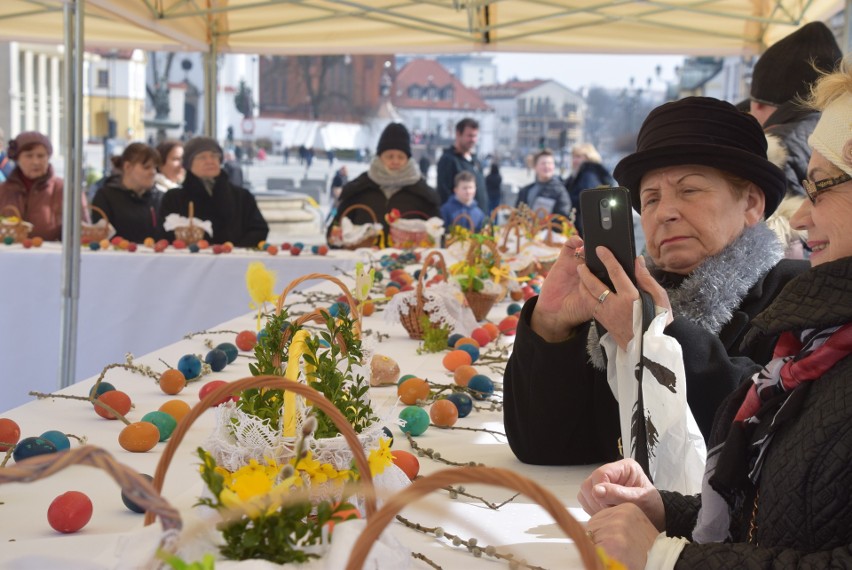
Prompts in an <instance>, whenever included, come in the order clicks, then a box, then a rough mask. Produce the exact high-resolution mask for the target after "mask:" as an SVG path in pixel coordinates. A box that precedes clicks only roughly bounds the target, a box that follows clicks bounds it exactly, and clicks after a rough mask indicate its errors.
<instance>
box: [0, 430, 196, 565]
mask: <svg viewBox="0 0 852 570" xmlns="http://www.w3.org/2000/svg"><path fill="white" fill-rule="evenodd" d="M72 465H88V466H90V467H97V468H99V469H103V470H104V471H106V472H107V473H108V474H109V475H110V476H111V477H112V478H113V479H115V482H116V483H118V485H119V486H120V487H121V490H122V491H124V493H125V495H127V496H128V497H129V498H130V499H131V500H132V501H133V502H134V503H136V504H138V505H139V506H140V507H142V508H143V509H144V510H145V512H146V515H145V516H146V520H148V521H149V522H148V523H147V524H150V523H151V522H153V521H154V517H155V516H158V517H160V524H162V526H163V538H162V539H161V541H160V546H159V547H160V548H161V549H163V550H165V551H166V552H168V553H174V551H175V547H176V546H177V538H178V535H179V533H180V529H181V527H182V522H181V518H180V513H178V511H177V510H176V509H175V508H174V507H172V506H171V505H170V504H169V503H168V502H166V500H165V499H164V498H162V497H161V496H160V488H161V487H156V486H155V485H153V484H152V483H151V482H149V481H148V480H147V479H145V478H144V477H142V476H141V475H140V474H139V473H137V472H136V470H134V469H131V468H130V467H128V466H126V465H124V464H122V463H119V462H118V461H116V459H115V458H114V457H113V456H112V455H110V454H109V453H108V452H107V451H106V450H104V449H102V448H100V447H95V446H92V445H84V446H82V447H77V448H74V449H69V450H66V451H63V452H61V453H51V454H48V455H38V456H36V457H31V458H29V459H26V460H24V461H19V462H17V463H15V464H14V465H12V466H9V467H5V468H3V469H0V484H2V483H26V482H30V481H37V480H39V479H44V478H46V477H49V476H51V475H53V474H54V473H58V472H59V471H62V470H63V469H65V468H66V467H71V466H72ZM151 566H152V567H154V568H156V567H159V563H157V562H156V561H152V563H151Z"/></svg>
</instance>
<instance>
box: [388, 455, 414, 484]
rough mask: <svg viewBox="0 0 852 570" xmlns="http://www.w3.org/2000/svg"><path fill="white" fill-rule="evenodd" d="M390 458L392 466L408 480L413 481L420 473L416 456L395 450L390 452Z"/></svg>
mask: <svg viewBox="0 0 852 570" xmlns="http://www.w3.org/2000/svg"><path fill="white" fill-rule="evenodd" d="M391 458H392V459H393V464H394V465H396V466H397V467H399V468H400V469H401V470H402V472H403V473H405V474H406V475H407V476H408V478H409V479H411V480H412V481H414V479H415V478H416V477H417V474H418V473H419V472H420V461H419V460H418V459H417V456H415V455H414V454H413V453H409V452H407V451H402V450H397V451H392V452H391Z"/></svg>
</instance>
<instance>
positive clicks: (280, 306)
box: [275, 273, 361, 338]
mask: <svg viewBox="0 0 852 570" xmlns="http://www.w3.org/2000/svg"><path fill="white" fill-rule="evenodd" d="M311 279H323V280H325V281H331V282H332V283H334V284H335V285H337V286H338V287H339V288H340V290H341V291H342V292H343V295H344V296H345V297H346V302H347V303H348V304H349V314H351V315H352V318H353V319H354V321H355V331H354V332H355V336H356V337H357V338H361V315H360V314H359V313H358V303H357V302H355V298H354V297H353V296H352V293H351V292H350V291H349V287H347V286H346V285H345V284H344V283H343V281H341V280H340V279H338V278H337V277H334V276H333V275H328V274H327V273H308V274H306V275H302V276H301V277H298V278H296V279H293V280H292V281H290V283H289V284H288V285H287V287H285V288H284V291H282V292H281V295H279V296H278V303H277V304H276V305H275V314H277V315H280V314H281V311H282V310H284V301H286V300H287V295H288V294H289V293H290V292H292V291H293V289H295V288H296V287H298V286H299V285H301V284H302V283H304V282H305V281H310V280H311Z"/></svg>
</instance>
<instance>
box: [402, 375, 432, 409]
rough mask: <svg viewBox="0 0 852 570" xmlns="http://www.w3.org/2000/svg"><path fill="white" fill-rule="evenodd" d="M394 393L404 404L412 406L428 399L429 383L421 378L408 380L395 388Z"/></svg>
mask: <svg viewBox="0 0 852 570" xmlns="http://www.w3.org/2000/svg"><path fill="white" fill-rule="evenodd" d="M396 393H397V395H398V396H399V399H400V400H402V402H403V403H404V404H406V405H408V406H414V405H417V402H418V401H422V400H426V398H428V397H429V383H428V382H426V380H423V379H421V378H409V379H408V380H406V381H405V382H403V383H402V384H400V385H399V386H398V387H397V389H396Z"/></svg>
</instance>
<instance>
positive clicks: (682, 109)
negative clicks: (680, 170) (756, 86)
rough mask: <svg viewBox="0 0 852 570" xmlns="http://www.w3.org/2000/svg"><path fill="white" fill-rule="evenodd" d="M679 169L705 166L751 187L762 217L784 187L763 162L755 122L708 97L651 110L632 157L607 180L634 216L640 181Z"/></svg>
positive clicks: (762, 139)
mask: <svg viewBox="0 0 852 570" xmlns="http://www.w3.org/2000/svg"><path fill="white" fill-rule="evenodd" d="M685 164H700V165H702V166H710V167H713V168H717V169H719V170H723V171H725V172H729V173H731V174H734V175H736V176H740V177H742V178H745V179H746V180H749V181H751V182H754V183H755V184H757V186H759V187H760V189H761V190H763V194H764V196H765V197H766V207H765V209H764V215H765V216H766V217H769V215H770V214H772V212H774V211H775V208H777V207H778V203H779V202H780V201H781V199H782V198H783V197H784V192H785V191H786V188H787V186H786V181H785V178H784V173H783V172H782V171H781V170H780V169H779V168H778V167H777V166H775V165H774V164H772V163H771V162H769V161H768V160H767V159H766V137H765V136H764V134H763V129H761V128H760V123H758V122H757V119H755V118H754V117H753V116H751V115H749V114H748V113H742V112H740V111H738V110H737V108H736V107H734V106H733V105H731V104H730V103H726V102H725V101H719V100H718V99H713V98H712V97H686V98H685V99H681V100H680V101H673V102H671V103H666V104H664V105H660V106H659V107H657V108H656V109H654V110H653V111H651V113H650V114H649V115H648V117H647V118H646V119H645V122H644V123H642V128H640V129H639V136H638V137H637V139H636V152H634V153H633V154H630V155H628V156H626V157H624V158H623V159H622V160H621V162H619V163H618V164H617V165H616V167H615V170H614V171H613V176H614V177H615V179H616V180H618V182H619V183H620V184H622V185H623V186H626V187H627V188H628V189H629V190H630V197H631V199H632V201H633V207H634V209H636V211H637V212H638V211H639V184H640V182H641V181H642V177H643V176H644V175H645V174H646V173H648V172H650V171H651V170H655V169H657V168H663V167H666V166H679V165H685Z"/></svg>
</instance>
